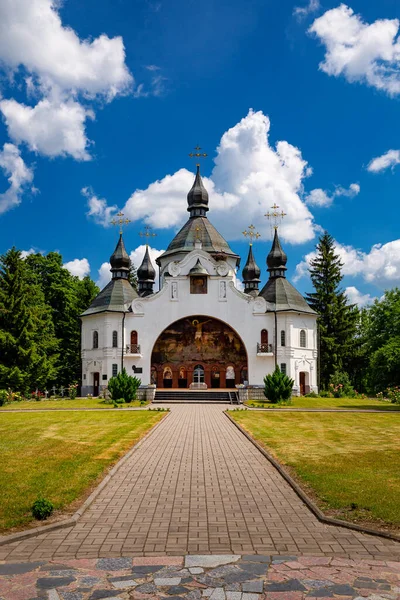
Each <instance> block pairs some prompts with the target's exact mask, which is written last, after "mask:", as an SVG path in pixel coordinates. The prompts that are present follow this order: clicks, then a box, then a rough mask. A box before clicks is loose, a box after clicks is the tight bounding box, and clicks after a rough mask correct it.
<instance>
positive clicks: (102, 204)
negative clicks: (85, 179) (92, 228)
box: [81, 187, 118, 227]
mask: <svg viewBox="0 0 400 600" xmlns="http://www.w3.org/2000/svg"><path fill="white" fill-rule="evenodd" d="M81 194H82V196H84V197H85V198H86V199H87V204H88V208H89V210H88V212H87V213H86V214H87V215H88V216H89V217H93V219H94V220H95V221H96V223H98V224H99V225H103V227H108V226H109V225H110V222H111V219H112V217H113V215H114V214H115V213H116V212H117V210H118V207H117V206H108V205H107V200H104V198H98V197H97V196H96V194H95V193H94V191H93V190H92V188H90V187H84V188H82V189H81Z"/></svg>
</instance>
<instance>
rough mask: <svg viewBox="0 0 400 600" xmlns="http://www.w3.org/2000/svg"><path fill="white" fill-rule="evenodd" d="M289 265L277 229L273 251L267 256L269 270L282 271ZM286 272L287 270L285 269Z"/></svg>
mask: <svg viewBox="0 0 400 600" xmlns="http://www.w3.org/2000/svg"><path fill="white" fill-rule="evenodd" d="M286 263H287V256H286V254H285V252H284V251H283V250H282V246H281V242H280V240H279V236H278V230H277V229H275V234H274V241H273V242H272V247H271V250H270V252H269V254H268V256H267V265H268V270H269V271H271V270H274V269H282V268H284V267H285V265H286ZM285 270H286V269H285Z"/></svg>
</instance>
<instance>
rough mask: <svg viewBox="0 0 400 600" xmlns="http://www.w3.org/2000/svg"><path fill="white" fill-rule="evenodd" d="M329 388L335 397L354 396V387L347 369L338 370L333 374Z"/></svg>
mask: <svg viewBox="0 0 400 600" xmlns="http://www.w3.org/2000/svg"><path fill="white" fill-rule="evenodd" d="M329 390H330V391H331V392H332V394H333V396H334V398H345V397H347V398H348V397H350V398H354V389H353V386H352V385H351V383H350V379H349V376H348V375H347V373H346V372H345V371H343V372H340V371H336V372H335V373H333V375H331V378H330V383H329Z"/></svg>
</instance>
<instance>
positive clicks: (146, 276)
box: [137, 245, 156, 296]
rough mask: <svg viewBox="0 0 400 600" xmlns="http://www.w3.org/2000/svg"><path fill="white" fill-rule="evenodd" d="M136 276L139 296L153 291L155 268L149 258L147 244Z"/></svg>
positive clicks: (148, 294)
mask: <svg viewBox="0 0 400 600" xmlns="http://www.w3.org/2000/svg"><path fill="white" fill-rule="evenodd" d="M137 278H138V292H139V296H150V295H151V294H152V293H153V285H154V281H155V278H156V270H155V268H154V267H153V264H152V262H151V260H150V254H149V247H148V246H147V245H146V252H145V253H144V257H143V260H142V264H141V265H140V267H139V268H138V270H137Z"/></svg>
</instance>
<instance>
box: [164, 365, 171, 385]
mask: <svg viewBox="0 0 400 600" xmlns="http://www.w3.org/2000/svg"><path fill="white" fill-rule="evenodd" d="M163 383H164V387H165V388H172V369H171V367H165V369H164V371H163Z"/></svg>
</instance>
